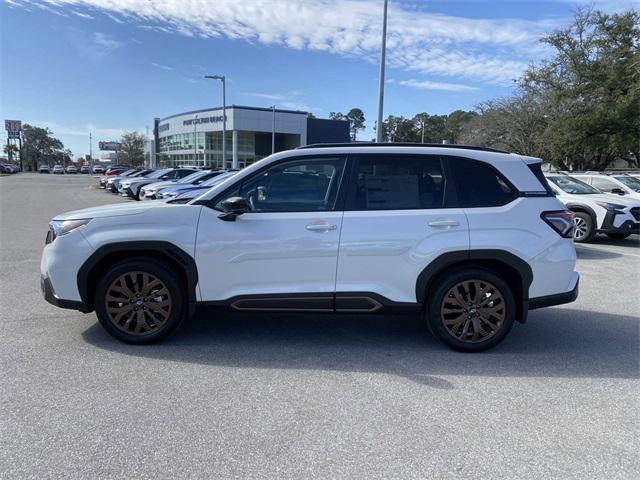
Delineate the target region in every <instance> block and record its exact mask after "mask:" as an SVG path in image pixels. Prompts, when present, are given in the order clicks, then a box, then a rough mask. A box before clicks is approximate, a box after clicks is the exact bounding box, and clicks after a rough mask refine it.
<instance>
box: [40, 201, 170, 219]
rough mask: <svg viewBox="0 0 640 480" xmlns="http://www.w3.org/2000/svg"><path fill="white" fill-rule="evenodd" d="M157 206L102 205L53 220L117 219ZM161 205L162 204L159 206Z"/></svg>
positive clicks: (139, 204)
mask: <svg viewBox="0 0 640 480" xmlns="http://www.w3.org/2000/svg"><path fill="white" fill-rule="evenodd" d="M156 205H157V204H155V203H152V202H148V203H147V202H145V203H138V202H136V203H115V204H111V205H102V206H100V207H91V208H83V209H82V210H74V211H72V212H66V213H61V214H59V215H56V216H55V217H54V218H53V219H54V220H80V219H83V218H104V217H118V216H121V215H136V214H138V213H142V212H145V211H147V210H149V209H150V208H155V207H156ZM160 205H162V204H160Z"/></svg>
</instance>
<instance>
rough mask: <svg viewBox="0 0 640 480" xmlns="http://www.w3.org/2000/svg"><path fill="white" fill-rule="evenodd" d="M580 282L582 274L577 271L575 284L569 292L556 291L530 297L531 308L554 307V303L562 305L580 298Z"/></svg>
mask: <svg viewBox="0 0 640 480" xmlns="http://www.w3.org/2000/svg"><path fill="white" fill-rule="evenodd" d="M579 284H580V275H578V273H577V272H575V285H574V286H573V288H572V289H571V290H569V291H568V292H562V293H555V294H553V295H545V296H544V297H535V298H530V299H529V310H535V309H536V308H544V307H552V306H554V305H562V304H565V303H571V302H573V301H575V300H576V298H578V290H579Z"/></svg>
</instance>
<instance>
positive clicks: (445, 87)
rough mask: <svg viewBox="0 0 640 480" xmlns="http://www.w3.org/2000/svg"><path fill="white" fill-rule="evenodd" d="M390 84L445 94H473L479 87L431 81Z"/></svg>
mask: <svg viewBox="0 0 640 480" xmlns="http://www.w3.org/2000/svg"><path fill="white" fill-rule="evenodd" d="M389 83H397V84H398V85H402V86H405V87H413V88H420V89H423V90H440V91H444V92H473V91H476V90H478V88H477V87H471V86H469V85H462V84H460V83H445V82H431V81H429V80H413V79H410V80H389Z"/></svg>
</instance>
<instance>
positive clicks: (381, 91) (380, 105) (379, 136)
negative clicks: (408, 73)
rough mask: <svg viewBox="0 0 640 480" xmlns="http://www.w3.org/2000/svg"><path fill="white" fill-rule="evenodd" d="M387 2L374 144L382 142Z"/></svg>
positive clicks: (386, 1)
mask: <svg viewBox="0 0 640 480" xmlns="http://www.w3.org/2000/svg"><path fill="white" fill-rule="evenodd" d="M388 4H389V0H384V11H383V14H382V50H381V51H380V81H379V83H378V123H377V124H376V142H377V143H381V142H382V110H383V108H384V62H385V55H386V50H387V7H388Z"/></svg>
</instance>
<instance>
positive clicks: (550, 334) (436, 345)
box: [83, 307, 640, 389]
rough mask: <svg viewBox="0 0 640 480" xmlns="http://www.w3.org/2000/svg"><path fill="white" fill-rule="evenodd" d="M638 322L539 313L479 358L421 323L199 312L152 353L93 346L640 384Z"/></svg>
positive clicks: (192, 357)
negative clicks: (443, 340) (454, 348)
mask: <svg viewBox="0 0 640 480" xmlns="http://www.w3.org/2000/svg"><path fill="white" fill-rule="evenodd" d="M638 326H639V320H638V318H635V317H632V316H621V315H612V314H608V313H602V312H588V311H583V310H574V309H571V308H562V307H556V308H548V309H544V310H539V311H533V312H531V314H530V318H529V321H528V323H527V324H526V325H521V324H519V323H517V324H516V325H515V326H514V328H513V330H512V331H511V333H510V335H509V336H508V338H507V339H506V340H505V341H504V342H503V343H502V344H501V345H499V346H498V347H496V348H494V349H493V350H490V351H487V352H484V353H480V354H464V353H458V352H454V351H451V350H449V349H447V348H446V347H445V346H443V345H442V344H441V343H440V342H439V341H438V340H436V339H435V338H433V337H432V336H431V334H430V333H429V332H428V330H427V328H426V327H425V326H424V324H423V323H422V321H421V319H420V318H418V317H416V316H393V315H384V316H383V315H377V316H373V315H371V316H369V315H367V316H356V315H300V314H296V315H294V314H278V315H276V314H269V315H266V314H262V315H260V314H243V315H241V314H232V313H200V314H199V315H197V316H196V317H195V318H193V319H192V320H190V321H188V322H186V323H185V324H184V325H183V326H182V328H181V329H179V330H178V331H177V332H176V333H175V334H174V335H173V336H171V337H170V338H168V339H167V340H165V341H164V342H162V343H160V344H156V345H147V346H132V345H126V344H123V343H120V342H118V341H117V340H115V339H113V338H112V337H110V336H109V335H108V334H107V333H106V332H105V331H104V330H103V329H102V327H100V325H99V324H97V323H96V324H95V325H93V326H91V327H90V328H88V329H87V330H86V331H85V332H84V333H83V336H84V339H85V341H87V342H88V343H90V344H92V345H94V346H96V347H98V348H101V349H105V350H109V351H111V352H114V353H118V354H124V355H131V356H138V357H148V358H155V359H161V360H167V361H176V362H188V363H197V364H204V365H211V366H219V367H234V368H251V369H256V368H265V369H300V370H330V371H339V372H370V373H382V374H393V375H399V376H401V377H404V378H407V379H409V380H411V381H414V382H417V383H419V384H423V385H427V386H430V387H433V388H442V389H447V388H453V386H452V384H451V383H450V382H448V381H447V380H444V379H442V378H439V376H440V375H462V376H481V377H533V376H536V377H538V376H539V377H558V378H576V377H577V378H580V377H585V378H638V377H639V376H640V375H639V371H638V347H639V345H640V333H639V329H638Z"/></svg>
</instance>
